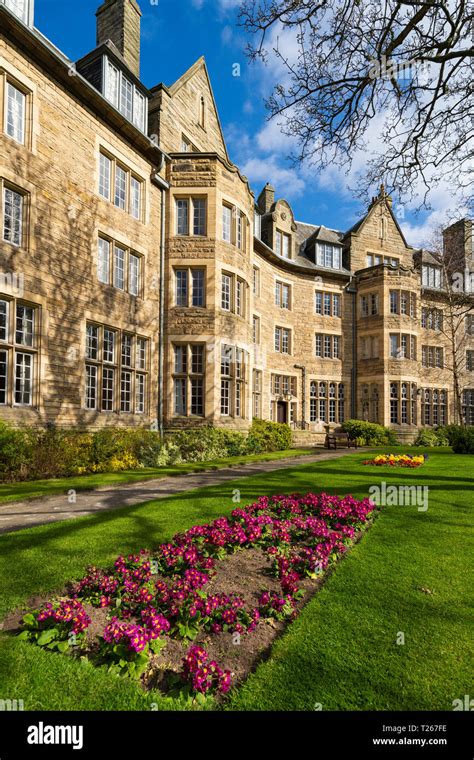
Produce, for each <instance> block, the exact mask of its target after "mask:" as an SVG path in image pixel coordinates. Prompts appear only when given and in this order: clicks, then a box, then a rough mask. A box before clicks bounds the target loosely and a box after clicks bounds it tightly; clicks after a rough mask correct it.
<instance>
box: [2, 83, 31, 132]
mask: <svg viewBox="0 0 474 760" xmlns="http://www.w3.org/2000/svg"><path fill="white" fill-rule="evenodd" d="M25 109H26V96H25V95H24V94H23V93H22V92H20V90H18V89H17V88H16V87H14V86H13V85H12V84H10V83H8V84H7V114H6V116H7V124H6V132H7V135H9V137H12V138H13V139H14V140H16V141H17V142H19V143H22V144H23V143H24V142H25Z"/></svg>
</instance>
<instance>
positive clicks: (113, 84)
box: [105, 60, 120, 108]
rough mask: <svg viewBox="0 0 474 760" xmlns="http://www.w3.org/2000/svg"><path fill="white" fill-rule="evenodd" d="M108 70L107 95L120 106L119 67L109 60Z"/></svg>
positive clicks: (109, 99)
mask: <svg viewBox="0 0 474 760" xmlns="http://www.w3.org/2000/svg"><path fill="white" fill-rule="evenodd" d="M106 72H107V73H106V85H105V97H106V98H107V100H108V101H110V103H112V104H113V105H114V106H115V107H116V108H118V100H119V77H120V74H119V71H118V69H116V68H115V66H114V65H113V64H112V63H111V62H110V61H109V60H107V70H106Z"/></svg>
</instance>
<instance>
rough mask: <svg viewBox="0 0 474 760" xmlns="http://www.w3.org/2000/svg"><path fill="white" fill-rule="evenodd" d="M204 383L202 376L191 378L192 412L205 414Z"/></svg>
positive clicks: (200, 414)
mask: <svg viewBox="0 0 474 760" xmlns="http://www.w3.org/2000/svg"><path fill="white" fill-rule="evenodd" d="M203 391H204V383H203V380H202V378H192V380H191V414H196V415H199V416H202V415H203V414H204V393H203Z"/></svg>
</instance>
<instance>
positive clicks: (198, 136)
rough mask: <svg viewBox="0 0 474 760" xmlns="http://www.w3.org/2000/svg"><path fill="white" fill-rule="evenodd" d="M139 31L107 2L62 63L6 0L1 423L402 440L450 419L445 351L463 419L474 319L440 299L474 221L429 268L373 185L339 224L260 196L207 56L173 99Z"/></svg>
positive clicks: (470, 402) (472, 366)
mask: <svg viewBox="0 0 474 760" xmlns="http://www.w3.org/2000/svg"><path fill="white" fill-rule="evenodd" d="M38 1H41V0H38ZM140 16H141V14H140V8H139V6H138V5H137V3H136V1H135V0H106V1H105V2H104V3H103V4H102V5H101V6H100V8H99V9H98V11H97V47H96V48H95V50H93V51H92V52H91V53H89V54H88V55H87V56H85V57H84V58H82V59H81V60H80V61H77V62H73V61H70V60H69V59H68V58H67V57H66V56H65V55H64V54H63V53H61V52H60V51H59V50H57V48H55V47H54V45H53V44H52V43H51V42H49V41H48V40H47V39H46V38H45V37H43V35H42V34H41V33H40V32H39V31H38V30H37V29H36V28H35V27H34V24H33V3H32V0H0V96H1V97H0V102H1V103H2V104H3V106H2V107H3V113H2V114H1V115H0V117H1V118H0V166H1V170H0V183H1V185H2V187H1V213H2V222H3V224H2V227H3V232H2V241H1V243H0V261H1V264H0V271H1V273H2V274H1V277H2V280H1V282H0V417H1V418H3V419H6V420H9V421H12V422H15V423H17V424H22V423H32V424H38V425H45V424H48V423H54V424H58V425H62V426H71V425H80V426H86V427H100V426H103V425H125V426H137V425H138V426H140V425H145V426H152V427H158V428H159V429H162V428H166V429H177V428H186V427H189V426H199V425H209V424H213V425H219V426H225V427H230V428H233V429H242V430H245V429H247V428H248V427H249V425H250V423H251V420H252V418H253V417H261V418H264V419H272V420H278V421H282V422H288V423H290V424H291V425H292V427H293V428H294V429H295V437H296V439H298V436H299V440H308V439H314V440H318V439H320V438H321V437H322V435H323V434H324V429H325V426H326V425H327V424H331V425H337V424H340V423H341V422H342V421H344V419H348V418H349V417H358V418H360V419H367V420H372V421H376V422H380V423H382V424H385V425H390V426H391V427H393V428H394V429H395V430H396V432H397V433H398V434H399V435H401V436H402V437H406V438H407V439H410V438H413V436H414V435H415V434H416V431H417V429H418V428H419V427H422V426H434V425H437V424H443V423H446V422H454V421H455V420H456V412H457V409H456V405H455V393H454V380H453V378H454V375H453V372H452V364H453V356H454V357H455V361H456V367H457V371H456V378H457V384H458V388H459V392H460V394H461V396H462V413H463V414H464V416H465V418H466V419H467V421H468V422H469V423H470V424H474V316H473V313H468V311H469V308H470V305H469V300H468V299H469V298H470V296H469V295H467V296H466V297H465V298H464V299H463V301H462V304H461V305H460V300H461V299H460V298H458V297H456V298H457V300H453V292H452V288H451V286H450V284H449V283H451V281H452V278H453V277H454V276H457V274H458V273H459V272H461V273H462V274H463V277H464V285H466V283H468V284H469V285H470V283H471V281H472V280H473V279H474V277H472V276H471V274H472V272H473V271H474V258H473V248H472V246H473V243H472V240H473V236H472V224H471V222H470V221H469V220H461V221H459V222H458V223H457V224H455V225H453V226H452V227H450V228H449V229H448V230H446V231H445V256H441V255H440V254H439V253H438V254H436V253H433V252H428V251H421V250H415V249H414V248H413V247H411V246H410V245H409V243H408V242H407V241H406V240H405V238H404V235H403V232H402V230H401V228H400V225H399V224H398V222H397V219H396V217H395V215H394V212H393V209H392V202H391V199H390V197H389V196H388V195H387V193H386V192H385V191H384V189H383V187H382V188H381V190H380V193H379V194H378V196H377V197H375V198H374V199H373V201H372V203H371V205H370V207H369V209H368V210H367V213H366V215H365V216H364V217H363V218H362V219H361V220H360V221H359V222H358V223H357V224H356V225H354V226H353V227H352V228H351V229H349V230H347V231H337V230H331V229H328V228H326V227H325V226H324V225H321V224H310V223H301V222H298V221H297V220H295V218H294V214H293V211H292V208H291V205H290V204H289V202H288V201H287V200H285V199H281V198H278V197H276V196H275V190H274V188H273V187H272V186H271V185H270V184H267V185H265V187H264V188H263V189H262V191H261V192H260V194H259V195H258V197H257V198H256V197H255V195H254V194H253V192H252V189H251V188H250V186H249V183H248V180H247V178H246V177H244V176H243V175H242V174H241V172H240V171H239V169H238V167H237V166H235V164H233V163H232V161H231V159H230V158H229V155H228V152H227V148H226V144H225V139H224V135H223V132H222V128H221V124H220V121H219V116H218V112H217V108H216V102H215V99H214V95H213V92H212V87H211V83H210V80H209V75H208V71H207V68H206V64H205V62H204V59H202V58H201V59H199V60H198V61H197V62H196V63H195V64H194V65H193V66H192V67H191V68H190V69H189V70H188V71H187V72H185V73H184V74H183V75H182V76H181V78H180V79H178V81H177V82H175V83H174V84H173V85H172V86H169V87H168V86H166V85H164V84H162V83H161V84H158V85H157V86H155V87H152V88H151V89H148V88H147V87H146V86H145V85H144V84H143V83H142V82H141V80H140ZM448 259H449V262H450V265H449V266H448V267H447V265H446V261H447V260H448ZM464 290H465V291H466V290H467V291H469V287H465V288H464ZM470 292H472V290H471V291H470ZM453 304H454V306H453ZM466 304H467V306H466ZM453 308H454V309H455V312H456V314H455V316H456V318H457V319H458V321H462V330H461V329H459V330H458V331H457V336H458V337H457V338H456V345H455V351H454V354H453V343H452V341H451V340H450V338H449V335H450V329H449V328H450V326H451V322H452V316H451V317H450V315H452V313H453ZM471 312H472V309H471Z"/></svg>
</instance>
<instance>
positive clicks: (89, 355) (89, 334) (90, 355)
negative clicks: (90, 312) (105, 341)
mask: <svg viewBox="0 0 474 760" xmlns="http://www.w3.org/2000/svg"><path fill="white" fill-rule="evenodd" d="M98 358H99V328H98V327H97V325H87V327H86V359H94V360H97V359H98Z"/></svg>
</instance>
